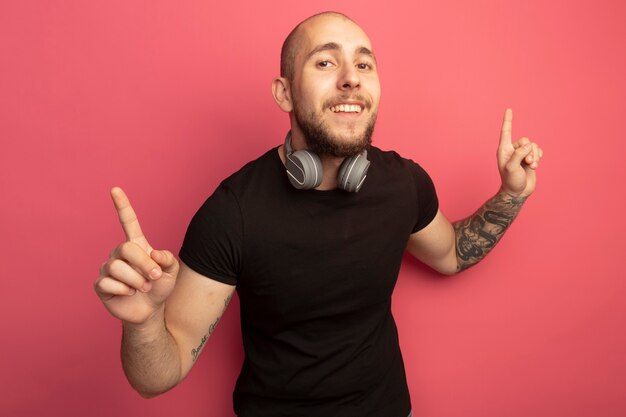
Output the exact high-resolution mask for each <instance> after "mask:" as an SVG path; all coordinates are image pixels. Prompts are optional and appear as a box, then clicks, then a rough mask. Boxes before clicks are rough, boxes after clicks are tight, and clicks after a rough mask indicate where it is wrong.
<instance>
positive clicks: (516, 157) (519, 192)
mask: <svg viewBox="0 0 626 417" xmlns="http://www.w3.org/2000/svg"><path fill="white" fill-rule="evenodd" d="M512 125H513V111H512V110H511V109H506V111H505V112H504V120H503V122H502V131H501V133H500V145H499V146H498V169H499V171H500V178H501V179H502V188H501V190H502V191H504V192H506V193H508V194H510V195H512V196H515V197H528V196H529V195H531V194H532V193H533V191H535V185H536V182H537V178H536V174H535V170H536V169H537V168H538V167H539V161H541V158H542V157H543V150H542V149H541V148H540V147H539V146H538V145H537V144H536V143H535V142H531V140H530V139H528V138H526V137H523V138H521V139H519V140H518V141H516V142H515V143H513V142H512V141H511V129H512Z"/></svg>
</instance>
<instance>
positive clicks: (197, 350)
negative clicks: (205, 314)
mask: <svg viewBox="0 0 626 417" xmlns="http://www.w3.org/2000/svg"><path fill="white" fill-rule="evenodd" d="M231 297H232V294H231V295H229V296H228V297H226V298H225V299H224V307H223V308H222V312H221V313H220V315H219V316H217V318H216V319H215V321H214V322H213V323H211V325H210V326H209V332H208V333H207V334H205V335H204V336H202V340H201V341H200V344H199V345H198V347H197V348H195V349H191V357H192V359H193V361H194V362H195V361H196V360H197V359H198V356H200V352H201V351H202V348H203V347H204V345H205V344H206V342H207V340H209V336H211V333H213V331H214V330H215V327H216V326H217V323H219V321H220V319H221V318H222V315H223V314H224V312H225V311H226V307H228V303H229V302H230V299H231Z"/></svg>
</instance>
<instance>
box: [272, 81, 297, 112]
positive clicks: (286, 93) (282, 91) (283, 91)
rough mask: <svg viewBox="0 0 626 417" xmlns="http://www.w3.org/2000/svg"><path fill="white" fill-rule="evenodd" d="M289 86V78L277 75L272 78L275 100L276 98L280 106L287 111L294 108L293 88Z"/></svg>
mask: <svg viewBox="0 0 626 417" xmlns="http://www.w3.org/2000/svg"><path fill="white" fill-rule="evenodd" d="M289 87H290V86H289V80H287V79H286V78H285V77H276V78H274V79H273V80H272V95H273V96H274V100H276V104H278V107H280V109H281V110H282V111H284V112H287V113H289V112H290V111H291V110H293V103H292V102H291V90H290V89H289Z"/></svg>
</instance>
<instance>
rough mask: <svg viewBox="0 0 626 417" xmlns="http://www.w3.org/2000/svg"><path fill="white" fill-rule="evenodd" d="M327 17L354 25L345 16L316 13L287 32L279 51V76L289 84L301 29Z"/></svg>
mask: <svg viewBox="0 0 626 417" xmlns="http://www.w3.org/2000/svg"><path fill="white" fill-rule="evenodd" d="M328 16H335V17H339V18H341V19H344V20H348V21H350V22H353V23H355V22H354V20H352V19H350V18H349V17H348V16H346V15H345V14H343V13H339V12H322V13H318V14H315V15H313V16H311V17H308V18H306V19H305V20H303V21H302V22H300V23H298V25H297V26H296V27H295V28H293V30H292V31H291V32H289V35H288V36H287V38H286V39H285V42H283V47H282V49H281V51H280V76H281V77H285V78H286V79H288V80H289V81H290V82H291V81H292V80H293V75H294V67H295V62H296V55H297V51H298V49H299V47H300V45H301V42H302V36H301V28H302V27H303V26H305V25H306V24H307V23H310V22H311V21H314V20H316V19H320V18H323V17H328ZM355 24H356V23H355Z"/></svg>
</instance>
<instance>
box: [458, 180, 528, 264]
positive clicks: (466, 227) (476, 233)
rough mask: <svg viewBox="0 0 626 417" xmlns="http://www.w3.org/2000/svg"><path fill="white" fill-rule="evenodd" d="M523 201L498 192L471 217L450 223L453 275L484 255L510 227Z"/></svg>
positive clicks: (523, 198) (476, 261)
mask: <svg viewBox="0 0 626 417" xmlns="http://www.w3.org/2000/svg"><path fill="white" fill-rule="evenodd" d="M526 198H527V197H514V196H512V195H509V194H506V193H504V192H499V193H498V194H496V195H495V196H494V197H493V198H491V199H490V200H488V201H487V202H486V203H485V204H484V205H483V206H482V207H481V208H479V209H478V211H477V212H476V213H474V215H473V216H470V217H468V218H466V219H464V220H460V221H458V222H456V223H454V224H453V226H454V231H455V234H456V237H455V238H456V256H457V260H458V266H457V272H460V271H462V270H464V269H467V268H469V267H470V266H472V265H474V264H476V263H478V262H479V261H480V260H482V259H483V258H484V257H485V256H487V254H488V253H489V252H490V251H491V249H493V247H494V246H495V245H496V244H497V243H498V241H499V240H500V238H501V237H502V235H503V234H504V232H505V231H506V229H507V228H508V227H509V226H510V225H511V223H512V222H513V220H514V219H515V217H516V216H517V213H519V211H520V209H521V208H522V204H524V201H526Z"/></svg>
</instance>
